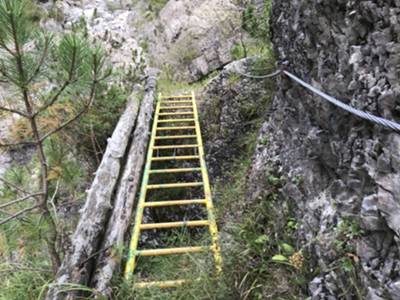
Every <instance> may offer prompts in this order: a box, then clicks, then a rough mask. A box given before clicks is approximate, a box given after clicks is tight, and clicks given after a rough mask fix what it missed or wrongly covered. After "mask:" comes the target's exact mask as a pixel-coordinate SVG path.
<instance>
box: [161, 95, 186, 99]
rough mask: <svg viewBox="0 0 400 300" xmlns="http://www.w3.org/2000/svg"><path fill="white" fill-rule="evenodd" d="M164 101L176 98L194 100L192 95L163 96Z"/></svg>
mask: <svg viewBox="0 0 400 300" xmlns="http://www.w3.org/2000/svg"><path fill="white" fill-rule="evenodd" d="M161 98H162V99H175V98H190V99H192V95H179V96H162V97H161Z"/></svg>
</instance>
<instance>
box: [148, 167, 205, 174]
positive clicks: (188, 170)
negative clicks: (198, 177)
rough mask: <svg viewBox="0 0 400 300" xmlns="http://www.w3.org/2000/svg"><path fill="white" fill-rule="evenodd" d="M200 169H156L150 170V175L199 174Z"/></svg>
mask: <svg viewBox="0 0 400 300" xmlns="http://www.w3.org/2000/svg"><path fill="white" fill-rule="evenodd" d="M200 171H201V168H180V169H156V170H150V171H149V173H150V174H162V173H185V172H200Z"/></svg>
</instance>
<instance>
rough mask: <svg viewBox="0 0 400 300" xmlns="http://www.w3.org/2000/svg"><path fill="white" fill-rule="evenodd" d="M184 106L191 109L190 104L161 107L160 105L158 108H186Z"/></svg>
mask: <svg viewBox="0 0 400 300" xmlns="http://www.w3.org/2000/svg"><path fill="white" fill-rule="evenodd" d="M186 108H191V109H193V106H191V105H181V106H162V107H160V109H186Z"/></svg>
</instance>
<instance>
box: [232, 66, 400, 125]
mask: <svg viewBox="0 0 400 300" xmlns="http://www.w3.org/2000/svg"><path fill="white" fill-rule="evenodd" d="M236 72H237V73H238V74H240V75H242V76H245V77H248V78H253V79H265V78H272V77H275V76H277V75H279V74H281V73H283V74H285V75H286V76H288V77H289V78H290V79H292V80H294V81H295V82H297V83H298V84H300V85H301V86H303V87H305V88H306V89H308V90H309V91H311V92H313V93H314V94H317V95H318V96H320V97H321V98H323V99H325V100H327V101H328V102H330V103H332V104H333V105H335V106H337V107H340V108H341V109H343V110H345V111H347V112H349V113H351V114H353V115H356V116H358V117H360V118H363V119H365V120H369V121H371V122H374V123H376V124H378V125H381V126H384V127H386V128H390V129H393V130H395V131H398V132H400V124H399V123H397V122H394V121H390V120H387V119H385V118H382V117H378V116H375V115H373V114H371V113H368V112H365V111H362V110H359V109H357V108H354V107H352V106H350V105H348V104H345V103H343V102H342V101H340V100H338V99H336V98H334V97H332V96H329V95H328V94H326V93H324V92H322V91H320V90H318V89H317V88H315V87H313V86H312V85H311V84H309V83H307V82H305V81H303V80H301V79H300V78H299V77H297V76H296V75H294V74H292V73H290V72H288V71H285V70H277V71H276V72H274V73H271V74H267V75H262V76H255V75H250V74H245V73H243V72H240V71H239V70H237V69H236Z"/></svg>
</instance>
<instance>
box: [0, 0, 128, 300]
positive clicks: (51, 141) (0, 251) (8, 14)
mask: <svg viewBox="0 0 400 300" xmlns="http://www.w3.org/2000/svg"><path fill="white" fill-rule="evenodd" d="M38 11H40V10H37V7H36V6H32V3H31V2H28V1H23V0H0V27H1V28H2V30H1V31H0V48H1V49H2V56H1V57H0V74H1V76H0V80H2V81H4V82H8V83H9V84H10V86H12V88H13V90H12V91H13V94H12V97H10V98H7V99H5V103H7V104H8V105H9V106H0V111H1V113H2V115H3V116H7V115H10V111H9V109H8V108H9V107H12V108H15V113H17V114H19V115H20V117H19V118H14V120H15V122H14V123H13V124H12V127H11V128H10V130H11V132H12V133H13V134H12V136H13V139H12V140H7V141H4V140H2V141H0V142H1V143H9V145H8V144H7V145H2V146H7V147H12V148H13V147H27V148H28V149H31V151H28V152H29V153H31V155H32V156H33V157H32V160H30V157H29V156H30V155H28V158H27V161H28V162H24V163H23V164H21V166H18V165H16V166H14V167H13V168H11V169H10V170H8V172H7V173H6V174H5V175H4V176H2V177H1V178H0V180H1V181H2V182H1V185H4V186H3V188H1V189H0V199H1V200H0V205H1V206H2V207H1V209H0V222H1V229H0V261H1V263H0V278H1V283H0V299H7V300H8V299H29V300H30V299H41V295H43V294H44V293H45V291H46V289H47V286H48V284H49V282H51V280H52V278H53V276H54V273H55V271H56V270H57V268H58V265H59V263H60V260H61V259H62V257H63V255H64V251H65V249H67V248H68V247H69V238H68V236H69V235H70V234H71V232H72V231H73V230H74V228H75V224H76V221H77V218H78V214H77V213H76V212H77V210H78V208H79V207H80V206H81V205H82V202H83V199H84V197H85V190H86V188H87V182H88V181H89V180H90V179H91V178H92V174H91V172H92V171H93V170H94V168H95V167H96V163H98V161H99V159H101V155H102V151H103V149H104V147H105V145H106V139H107V138H108V137H109V136H110V135H111V133H112V131H113V129H114V126H115V123H116V122H117V120H118V118H119V115H120V111H121V109H122V108H123V106H124V103H125V101H126V96H127V92H126V90H125V88H123V87H121V86H120V85H117V84H110V83H107V82H106V79H107V80H108V79H114V80H115V79H116V78H117V77H118V76H119V74H116V73H114V74H111V69H109V68H107V67H106V65H105V60H104V56H103V50H102V49H101V48H100V47H99V46H97V45H96V44H94V45H93V43H91V42H89V41H88V40H87V35H85V32H86V22H84V20H80V22H79V23H78V24H76V25H75V26H74V28H73V29H74V30H73V31H74V33H72V34H68V35H64V36H60V37H59V38H57V39H55V38H54V37H53V36H51V35H48V34H46V33H45V32H42V31H41V30H40V29H39V28H37V25H36V24H37V21H38V19H39V18H41V17H43V16H42V15H39V14H38V13H37V12H38ZM10 24H11V25H13V26H10ZM3 29H4V30H3ZM32 41H33V42H34V43H32ZM11 42H12V43H11ZM8 45H18V46H19V47H15V46H12V47H11V46H10V48H9V47H8ZM27 45H29V46H27ZM32 46H34V47H32ZM18 49H24V51H20V50H18ZM115 81H117V80H115ZM49 83H51V85H49ZM24 100H25V101H24ZM3 104H4V103H2V104H1V105H3ZM29 109H31V111H33V112H35V114H34V117H32V116H31V115H28V114H27V113H26V111H29ZM32 124H35V126H32ZM93 154H94V155H93ZM96 158H97V161H96ZM91 167H92V168H93V169H92V168H91ZM25 196H27V197H26V199H25ZM18 199H19V201H17V202H15V203H14V201H15V200H18ZM21 199H22V200H21ZM66 288H69V287H66ZM71 288H77V287H76V286H75V287H71ZM80 288H82V287H80Z"/></svg>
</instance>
